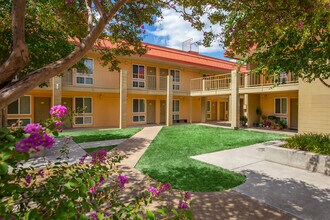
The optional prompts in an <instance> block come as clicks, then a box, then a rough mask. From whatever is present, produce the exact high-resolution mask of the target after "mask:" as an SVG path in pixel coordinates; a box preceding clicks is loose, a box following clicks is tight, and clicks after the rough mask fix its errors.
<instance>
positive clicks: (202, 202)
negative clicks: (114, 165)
mask: <svg viewBox="0 0 330 220" xmlns="http://www.w3.org/2000/svg"><path fill="white" fill-rule="evenodd" d="M160 129H161V127H158V126H157V127H156V126H155V127H146V128H144V129H143V130H142V131H140V132H138V133H137V134H135V135H134V136H132V137H131V138H130V139H128V140H127V141H125V142H123V143H122V144H120V145H118V146H117V150H118V151H119V152H121V153H123V154H125V155H126V156H127V158H126V159H125V160H123V161H122V162H121V165H120V169H121V170H122V172H123V173H124V174H125V175H127V176H128V178H129V183H130V184H129V185H128V186H127V187H126V189H125V193H127V195H128V198H129V195H130V198H132V193H133V194H134V193H139V192H141V191H143V190H146V188H147V186H148V185H150V184H154V185H156V182H155V181H153V180H150V179H149V178H148V177H146V176H145V175H143V174H142V173H141V172H139V171H138V170H136V169H135V168H134V166H135V165H136V163H137V162H138V161H139V159H140V157H141V156H142V155H143V153H144V152H145V150H146V149H147V147H148V146H149V145H150V143H151V142H152V140H153V139H154V138H155V137H156V136H157V134H158V132H159V131H160ZM205 184H207V180H205ZM165 199H167V200H168V201H169V202H174V203H177V202H178V201H176V200H175V198H173V197H171V198H165ZM192 199H194V205H193V207H192V211H193V212H194V216H195V218H196V219H202V220H208V219H209V220H215V219H251V220H252V219H253V220H255V219H296V218H294V217H293V216H292V215H289V214H286V213H285V212H282V211H279V210H277V209H274V208H272V207H270V206H268V205H266V204H263V203H261V202H259V201H257V200H255V199H252V198H250V197H249V196H246V195H243V194H241V193H238V192H234V191H224V192H208V193H205V192H200V193H192ZM158 205H161V204H158ZM163 205H164V204H163Z"/></svg>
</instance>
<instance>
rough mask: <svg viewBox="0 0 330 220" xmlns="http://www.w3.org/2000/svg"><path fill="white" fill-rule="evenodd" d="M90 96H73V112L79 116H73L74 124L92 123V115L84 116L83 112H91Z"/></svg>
mask: <svg viewBox="0 0 330 220" xmlns="http://www.w3.org/2000/svg"><path fill="white" fill-rule="evenodd" d="M92 109H93V107H92V98H85V97H82V98H80V97H79V98H75V112H76V113H79V114H80V115H79V116H75V124H76V125H87V124H92V123H93V116H90V115H88V116H86V115H84V114H92Z"/></svg>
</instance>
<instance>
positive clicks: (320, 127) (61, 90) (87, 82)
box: [8, 44, 330, 133]
mask: <svg viewBox="0 0 330 220" xmlns="http://www.w3.org/2000/svg"><path fill="white" fill-rule="evenodd" d="M120 61H121V64H120V68H121V70H120V71H119V72H118V71H112V72H110V71H109V70H108V67H106V66H102V65H101V64H100V56H99V55H98V54H96V53H93V52H90V53H88V54H87V55H86V57H85V58H84V59H83V60H82V61H81V62H84V63H85V66H86V67H87V68H84V69H79V68H78V69H71V70H69V71H67V72H66V73H65V74H63V76H62V77H60V76H59V77H54V78H53V79H52V80H50V81H49V82H48V87H44V88H39V87H38V88H35V89H34V90H33V91H31V92H29V93H28V94H26V95H25V96H23V97H21V98H20V99H18V100H17V101H15V102H13V103H11V104H10V105H9V106H8V123H9V124H10V123H13V122H16V121H17V120H18V119H20V120H22V122H23V123H24V124H27V123H30V122H39V121H42V120H44V119H46V118H48V117H49V109H50V107H51V105H59V104H63V105H65V106H67V107H68V108H70V109H72V110H75V111H77V112H80V113H79V114H78V115H75V116H74V118H73V121H72V122H71V121H67V122H66V124H67V127H120V128H125V127H129V126H136V125H147V124H166V125H171V124H173V123H196V122H207V121H214V122H221V123H225V124H228V125H230V126H231V127H232V128H236V127H238V126H239V118H240V116H241V115H245V116H247V118H248V123H247V125H248V126H249V127H252V126H254V124H255V123H256V122H257V121H258V120H259V116H258V115H257V113H256V109H257V108H259V109H261V111H262V114H263V115H266V116H275V117H277V118H280V119H281V120H282V121H284V122H285V123H286V124H287V127H288V128H290V129H298V131H299V132H310V131H312V132H323V133H326V132H329V131H330V115H329V114H330V113H329V112H330V111H329V110H330V93H329V92H328V88H326V87H325V86H323V85H320V83H318V82H314V83H304V82H301V81H299V80H298V79H297V78H295V77H294V76H293V75H292V74H290V73H283V74H281V76H280V77H276V78H275V77H269V78H266V77H264V76H261V75H252V74H250V73H249V70H248V69H249V68H247V67H245V66H243V67H242V68H241V70H240V72H237V71H236V69H237V65H236V64H235V63H232V62H229V61H225V60H220V59H215V58H211V57H206V56H202V55H199V54H198V53H194V52H185V51H181V50H175V49H171V48H166V47H161V46H157V45H151V44H150V45H148V52H147V53H146V54H145V55H143V56H142V57H139V56H131V57H121V58H120ZM275 84H276V85H277V86H274V85H275Z"/></svg>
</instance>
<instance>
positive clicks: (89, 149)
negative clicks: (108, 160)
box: [84, 145, 117, 154]
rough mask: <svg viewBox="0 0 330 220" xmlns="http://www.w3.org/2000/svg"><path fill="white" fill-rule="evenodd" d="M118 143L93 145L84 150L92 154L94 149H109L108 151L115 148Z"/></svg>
mask: <svg viewBox="0 0 330 220" xmlns="http://www.w3.org/2000/svg"><path fill="white" fill-rule="evenodd" d="M116 146H117V145H110V146H104V147H91V148H84V151H86V152H87V153H89V154H91V153H93V152H94V151H97V150H102V149H104V148H105V149H107V151H110V150H112V149H113V148H115V147H116Z"/></svg>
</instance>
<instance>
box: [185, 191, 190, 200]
mask: <svg viewBox="0 0 330 220" xmlns="http://www.w3.org/2000/svg"><path fill="white" fill-rule="evenodd" d="M189 199H191V195H190V193H189V192H185V194H184V200H185V201H187V200H189Z"/></svg>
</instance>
